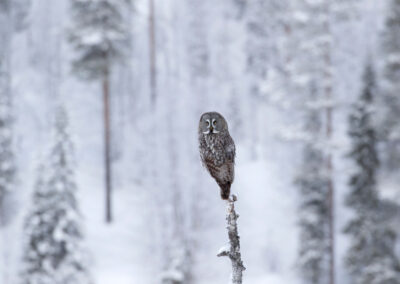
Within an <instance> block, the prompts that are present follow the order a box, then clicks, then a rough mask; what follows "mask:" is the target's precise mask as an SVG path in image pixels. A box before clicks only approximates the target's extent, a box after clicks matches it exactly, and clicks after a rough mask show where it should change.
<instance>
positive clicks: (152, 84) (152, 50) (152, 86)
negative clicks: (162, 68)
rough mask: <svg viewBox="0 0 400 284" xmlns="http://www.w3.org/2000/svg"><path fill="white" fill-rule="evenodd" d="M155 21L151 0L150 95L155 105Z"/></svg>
mask: <svg viewBox="0 0 400 284" xmlns="http://www.w3.org/2000/svg"><path fill="white" fill-rule="evenodd" d="M155 33H156V32H155V23H154V0H149V50H150V97H151V104H152V105H153V106H154V105H155V103H156V99H157V74H156V72H157V70H156V36H155Z"/></svg>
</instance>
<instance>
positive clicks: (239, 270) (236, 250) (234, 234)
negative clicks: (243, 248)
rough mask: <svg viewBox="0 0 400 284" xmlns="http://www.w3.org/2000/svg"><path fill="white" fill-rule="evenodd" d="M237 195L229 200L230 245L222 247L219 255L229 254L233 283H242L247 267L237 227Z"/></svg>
mask: <svg viewBox="0 0 400 284" xmlns="http://www.w3.org/2000/svg"><path fill="white" fill-rule="evenodd" d="M236 201H237V197H236V196H235V195H232V197H231V198H230V199H229V200H228V212H227V214H226V221H227V227H226V228H227V230H228V237H229V246H224V247H222V248H221V249H220V250H219V251H218V254H217V256H227V257H229V258H230V260H231V262H232V284H242V274H243V271H244V270H245V269H246V268H245V267H244V265H243V261H242V256H241V253H240V237H239V233H238V227H237V222H236V221H237V219H238V218H239V215H238V214H237V213H236V211H235V202H236Z"/></svg>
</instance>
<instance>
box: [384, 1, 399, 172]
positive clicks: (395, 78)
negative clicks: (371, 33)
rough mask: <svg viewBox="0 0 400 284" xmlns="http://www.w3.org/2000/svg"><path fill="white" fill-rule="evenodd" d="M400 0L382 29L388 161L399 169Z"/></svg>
mask: <svg viewBox="0 0 400 284" xmlns="http://www.w3.org/2000/svg"><path fill="white" fill-rule="evenodd" d="M399 38H400V1H399V0H391V1H390V2H389V5H388V15H387V16H386V21H385V29H384V32H383V65H384V69H383V79H384V80H383V84H382V95H383V96H382V97H383V103H384V116H385V117H384V119H383V125H382V129H383V133H382V134H383V138H384V139H385V140H386V147H385V149H386V150H385V152H386V153H384V154H385V155H384V160H383V161H382V162H384V163H385V165H387V166H388V167H389V169H393V170H397V169H398V166H399V163H400V134H399V133H400V132H399V131H400V97H399V93H400V42H399Z"/></svg>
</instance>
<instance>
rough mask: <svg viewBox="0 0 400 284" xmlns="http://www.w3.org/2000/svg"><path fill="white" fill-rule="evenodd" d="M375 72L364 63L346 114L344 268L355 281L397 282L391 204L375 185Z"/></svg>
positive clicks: (361, 283)
mask: <svg viewBox="0 0 400 284" xmlns="http://www.w3.org/2000/svg"><path fill="white" fill-rule="evenodd" d="M374 94H375V76H374V72H373V69H372V67H371V66H370V65H368V66H367V67H366V70H365V73H364V78H363V90H362V93H361V96H360V98H359V99H358V101H357V102H356V103H355V104H354V106H353V111H352V113H351V115H350V117H349V128H350V129H349V135H350V138H351V140H352V147H351V151H350V155H349V156H350V158H351V159H352V160H353V161H354V164H355V168H354V173H353V175H352V176H351V178H350V180H349V186H350V192H349V194H348V195H347V198H346V203H347V205H348V207H349V208H350V209H352V210H353V211H354V217H353V218H352V219H351V220H350V221H349V223H348V224H347V226H346V228H345V232H346V233H347V234H348V235H349V236H350V240H351V245H350V248H349V250H348V252H347V257H346V260H347V266H346V267H347V268H348V270H349V272H350V274H351V277H352V279H353V281H352V283H356V284H365V283H369V284H378V283H379V284H389V283H390V284H396V283H400V266H399V262H398V259H397V257H396V255H395V250H394V248H395V244H396V233H395V231H394V230H393V229H392V228H391V226H390V223H389V222H390V220H391V217H393V214H392V213H391V212H390V211H389V210H387V209H388V208H390V207H393V206H394V205H393V204H391V203H390V202H388V201H383V200H381V199H380V197H379V194H378V191H377V187H376V173H377V169H378V166H379V161H378V154H377V150H376V130H375V128H374V125H373V123H372V114H373V112H372V111H373V99H374Z"/></svg>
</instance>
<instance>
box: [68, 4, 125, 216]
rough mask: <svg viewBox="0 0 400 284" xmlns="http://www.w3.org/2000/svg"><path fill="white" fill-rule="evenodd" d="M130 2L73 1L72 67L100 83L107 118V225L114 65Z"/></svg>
mask: <svg viewBox="0 0 400 284" xmlns="http://www.w3.org/2000/svg"><path fill="white" fill-rule="evenodd" d="M128 2H129V1H121V0H96V1H94V0H74V1H72V7H71V10H72V20H73V23H74V26H73V28H72V29H71V34H70V40H71V43H72V45H73V46H74V48H75V50H76V53H77V55H76V58H75V59H74V60H73V63H72V66H73V69H74V71H75V73H76V74H77V75H78V76H79V77H81V78H83V79H87V80H101V82H102V91H103V116H104V160H105V161H104V162H105V186H106V221H107V222H111V221H112V208H111V192H112V173H111V149H110V148H111V125H110V75H111V71H112V65H113V64H115V63H116V62H117V61H118V60H121V59H122V57H123V55H124V47H123V46H124V45H123V44H124V43H125V42H127V40H128V33H127V29H126V27H125V25H124V24H125V22H124V19H123V16H122V13H121V9H123V8H124V7H125V8H126V6H125V5H127V4H128Z"/></svg>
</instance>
